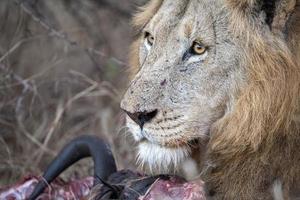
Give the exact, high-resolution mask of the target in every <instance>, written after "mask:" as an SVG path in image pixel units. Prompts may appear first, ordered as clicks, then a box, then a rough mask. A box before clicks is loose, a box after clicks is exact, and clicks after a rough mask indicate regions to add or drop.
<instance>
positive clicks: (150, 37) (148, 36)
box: [145, 32, 154, 50]
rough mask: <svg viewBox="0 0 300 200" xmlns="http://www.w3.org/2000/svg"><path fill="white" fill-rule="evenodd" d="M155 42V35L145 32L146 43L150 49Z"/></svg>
mask: <svg viewBox="0 0 300 200" xmlns="http://www.w3.org/2000/svg"><path fill="white" fill-rule="evenodd" d="M153 43H154V36H153V35H151V33H149V32H145V45H146V47H147V49H148V50H149V49H150V48H151V47H152V45H153Z"/></svg>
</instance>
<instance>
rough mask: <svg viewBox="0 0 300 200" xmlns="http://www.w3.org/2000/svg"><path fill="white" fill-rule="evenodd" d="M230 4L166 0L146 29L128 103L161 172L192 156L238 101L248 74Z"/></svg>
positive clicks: (148, 155)
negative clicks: (242, 62) (233, 33)
mask: <svg viewBox="0 0 300 200" xmlns="http://www.w3.org/2000/svg"><path fill="white" fill-rule="evenodd" d="M224 9H225V8H223V5H222V1H219V0H216V1H211V0H203V1H199V0H190V1H189V3H187V1H185V0H165V1H163V3H162V5H161V6H160V8H159V9H158V11H157V12H156V13H155V15H154V16H153V17H152V18H151V20H150V21H149V22H148V23H147V24H146V25H145V26H144V28H143V30H142V33H141V37H140V39H139V40H138V42H139V47H138V48H139V72H138V73H137V74H136V76H135V77H134V79H133V80H132V82H131V84H130V87H129V89H128V91H127V92H126V94H125V96H124V99H123V101H122V103H121V107H122V109H124V110H125V111H126V112H127V113H128V118H127V126H128V127H129V129H130V130H131V132H132V134H133V136H134V138H135V140H136V141H137V142H138V145H139V159H140V161H141V162H142V164H145V165H147V166H148V167H149V168H150V169H153V171H154V172H158V173H162V172H168V173H169V172H170V171H171V170H174V167H175V168H176V167H177V165H178V164H180V163H181V162H182V161H184V160H185V159H186V158H188V157H189V155H190V154H191V152H192V151H193V149H194V148H197V145H199V144H203V143H205V142H203V141H205V140H206V139H207V138H208V137H209V135H210V130H211V127H212V126H213V124H214V123H215V122H217V121H218V120H219V119H221V118H222V117H223V116H224V115H226V113H227V112H230V109H231V106H232V104H233V103H234V102H233V99H234V98H233V97H234V96H235V95H236V92H237V89H238V88H239V87H240V85H241V84H242V82H243V79H244V74H243V69H242V68H241V67H240V65H239V62H238V57H239V56H238V55H239V54H240V52H241V48H240V47H239V46H238V45H236V44H235V42H234V38H233V36H231V34H230V32H229V31H228V30H229V29H228V22H227V21H228V19H227V16H226V12H224ZM199 141H200V142H199Z"/></svg>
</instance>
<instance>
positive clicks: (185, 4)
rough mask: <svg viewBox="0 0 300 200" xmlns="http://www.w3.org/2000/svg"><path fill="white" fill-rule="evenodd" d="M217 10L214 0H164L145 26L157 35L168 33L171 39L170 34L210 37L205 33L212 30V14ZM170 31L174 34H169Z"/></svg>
mask: <svg viewBox="0 0 300 200" xmlns="http://www.w3.org/2000/svg"><path fill="white" fill-rule="evenodd" d="M219 4H220V2H219V3H218V5H219ZM217 10H220V6H217V3H215V1H214V0H210V1H207V0H203V1H201V3H199V0H165V1H163V4H162V6H161V7H160V9H159V10H158V12H157V13H156V14H155V15H154V16H153V17H152V19H151V20H150V22H149V23H148V25H147V28H148V29H150V30H151V32H154V33H157V35H162V36H165V35H169V37H168V39H172V40H173V39H174V38H171V37H170V35H173V36H176V37H177V36H179V37H180V38H189V37H192V36H195V35H204V36H207V37H211V35H209V34H207V33H212V32H213V30H212V29H213V26H214V23H215V19H214V17H213V16H214V15H216V12H218V11H217ZM172 32H174V33H175V34H171V33H172ZM166 39H167V38H166V37H162V38H157V40H163V41H166ZM208 39H209V38H208ZM163 41H160V42H163Z"/></svg>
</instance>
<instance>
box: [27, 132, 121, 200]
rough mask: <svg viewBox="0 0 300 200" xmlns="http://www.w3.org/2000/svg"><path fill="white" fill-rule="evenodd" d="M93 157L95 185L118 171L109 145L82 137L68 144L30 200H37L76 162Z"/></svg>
mask: <svg viewBox="0 0 300 200" xmlns="http://www.w3.org/2000/svg"><path fill="white" fill-rule="evenodd" d="M87 157H92V158H93V161H94V178H95V179H94V185H96V184H98V183H100V182H101V181H102V180H104V181H105V180H107V178H108V177H109V176H110V175H111V174H112V173H114V172H116V171H117V168H116V164H115V160H114V157H113V155H112V152H111V150H110V148H109V145H108V144H106V143H105V142H103V141H102V140H101V139H99V138H98V137H95V136H81V137H78V138H76V139H74V140H72V141H71V142H70V143H69V144H67V145H66V146H65V147H64V148H63V149H62V150H61V152H60V153H59V154H58V155H57V157H56V158H55V159H54V160H53V161H52V163H51V164H50V165H49V167H48V169H47V170H46V171H45V173H44V175H43V178H42V179H41V180H40V181H39V183H38V184H37V185H36V187H35V189H34V191H33V192H32V194H31V195H30V197H29V200H35V199H36V198H37V197H38V196H39V195H40V194H41V193H42V192H43V191H44V189H45V188H46V187H47V185H48V184H50V183H51V182H52V181H53V180H54V179H55V178H56V177H57V176H59V175H60V174H61V173H62V172H63V171H64V170H66V169H67V168H68V167H70V166H71V165H73V164H74V163H75V162H77V161H79V160H81V159H83V158H87Z"/></svg>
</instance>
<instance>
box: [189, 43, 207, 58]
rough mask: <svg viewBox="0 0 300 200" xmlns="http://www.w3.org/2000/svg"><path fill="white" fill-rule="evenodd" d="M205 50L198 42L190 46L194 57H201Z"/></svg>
mask: <svg viewBox="0 0 300 200" xmlns="http://www.w3.org/2000/svg"><path fill="white" fill-rule="evenodd" d="M206 50H207V48H206V47H205V46H204V45H203V44H201V43H200V42H194V44H193V46H192V52H193V54H196V55H203V54H204V53H205V52H206Z"/></svg>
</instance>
